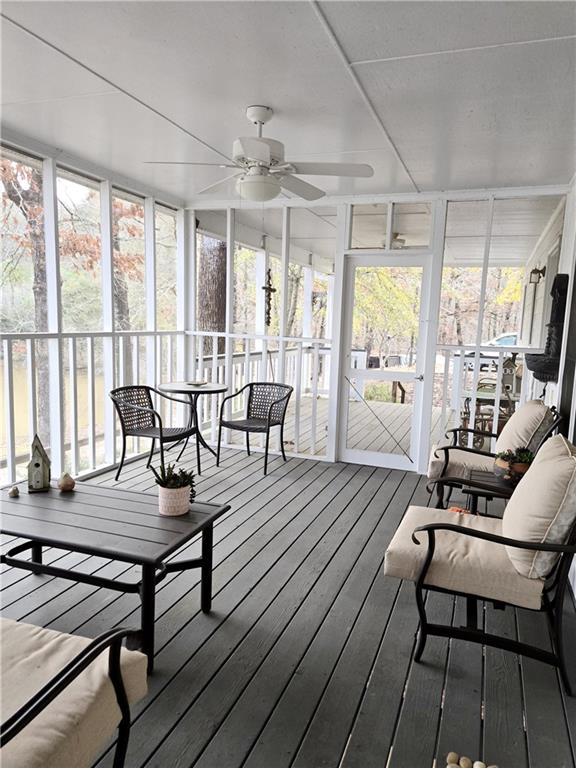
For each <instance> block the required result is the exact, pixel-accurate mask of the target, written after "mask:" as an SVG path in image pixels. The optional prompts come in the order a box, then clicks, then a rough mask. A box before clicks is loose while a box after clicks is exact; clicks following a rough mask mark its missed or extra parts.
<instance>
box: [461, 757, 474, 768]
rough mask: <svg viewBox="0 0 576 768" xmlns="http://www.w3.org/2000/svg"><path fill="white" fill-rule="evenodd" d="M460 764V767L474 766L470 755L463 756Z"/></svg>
mask: <svg viewBox="0 0 576 768" xmlns="http://www.w3.org/2000/svg"><path fill="white" fill-rule="evenodd" d="M458 765H459V766H460V768H472V760H470V758H469V757H464V756H462V757H461V758H460V762H459V763H458Z"/></svg>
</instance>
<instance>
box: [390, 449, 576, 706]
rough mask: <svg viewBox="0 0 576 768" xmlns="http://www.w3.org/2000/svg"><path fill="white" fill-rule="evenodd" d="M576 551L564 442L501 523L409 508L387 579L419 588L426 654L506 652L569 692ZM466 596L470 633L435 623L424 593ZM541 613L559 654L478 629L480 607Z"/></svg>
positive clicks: (572, 456) (575, 503)
mask: <svg viewBox="0 0 576 768" xmlns="http://www.w3.org/2000/svg"><path fill="white" fill-rule="evenodd" d="M574 554H576V448H575V447H574V446H573V445H572V444H571V443H569V442H568V441H567V440H566V439H565V438H564V437H563V436H562V435H556V436H555V437H552V438H551V439H550V440H548V441H547V442H546V443H545V445H543V446H542V448H541V449H540V451H539V452H538V455H537V456H536V458H535V460H534V462H533V464H532V466H531V467H530V469H529V470H528V472H527V473H526V474H525V476H524V477H523V478H522V480H521V481H520V483H519V484H518V486H517V487H516V489H515V491H514V493H513V494H512V496H511V498H510V500H509V502H508V504H507V506H506V510H505V512H504V516H503V518H497V517H491V516H486V517H481V516H477V515H471V514H466V513H462V512H459V513H454V512H450V511H447V510H439V509H434V508H428V507H426V508H423V507H409V508H408V510H407V512H406V514H405V516H404V518H403V520H402V522H401V523H400V525H399V526H398V529H397V531H396V533H395V534H394V537H393V539H392V541H391V543H390V546H389V547H388V550H387V552H386V557H385V573H386V574H387V575H389V576H394V577H397V578H401V579H408V580H410V581H413V582H414V583H415V588H416V604H417V609H418V613H419V617H420V634H419V639H418V643H417V646H416V649H415V653H414V659H415V661H419V660H420V658H421V657H422V653H423V651H424V647H425V644H426V639H427V637H428V636H429V635H436V636H439V637H450V638H456V639H461V640H468V641H471V642H475V643H481V644H484V645H489V646H493V647H495V648H501V649H504V650H508V651H513V652H514V653H518V654H521V655H523V656H527V657H530V658H533V659H537V660H539V661H543V662H546V663H548V664H552V665H554V666H556V667H558V669H559V671H560V674H561V677H562V680H563V683H564V686H565V689H566V692H567V693H568V694H569V695H572V693H571V686H570V681H569V680H568V675H567V671H566V664H565V659H564V650H563V638H562V617H563V600H564V596H565V593H566V589H567V586H568V578H569V571H570V566H571V563H572V558H573V556H574ZM425 590H432V591H437V592H444V593H448V594H451V595H458V596H461V597H464V598H465V599H466V607H467V611H466V617H467V621H466V626H464V627H455V626H447V625H442V624H435V623H431V622H429V621H428V618H427V615H426V607H425V603H424V595H423V593H424V591H425ZM483 600H485V601H490V602H493V603H494V604H495V607H503V606H506V605H510V606H514V607H519V608H526V609H528V610H533V611H543V612H545V613H546V616H547V618H548V620H549V627H550V634H551V640H552V645H551V650H550V651H548V650H543V649H542V648H537V647H535V646H531V645H528V644H526V643H521V642H518V641H516V640H513V639H510V638H503V637H500V636H498V635H494V634H489V633H486V632H484V631H482V630H480V629H479V628H478V624H477V603H478V601H483Z"/></svg>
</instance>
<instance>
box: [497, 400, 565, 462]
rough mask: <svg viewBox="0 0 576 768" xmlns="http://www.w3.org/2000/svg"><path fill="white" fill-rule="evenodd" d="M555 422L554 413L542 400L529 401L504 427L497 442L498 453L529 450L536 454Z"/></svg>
mask: <svg viewBox="0 0 576 768" xmlns="http://www.w3.org/2000/svg"><path fill="white" fill-rule="evenodd" d="M553 421H554V413H553V411H551V410H550V408H548V406H547V405H544V403H543V402H542V400H529V401H528V402H527V403H525V404H524V405H522V406H521V407H520V408H518V410H517V411H515V412H514V413H513V414H512V416H511V417H510V418H509V419H508V421H507V422H506V424H505V425H504V429H503V430H502V432H500V435H499V437H498V439H497V440H496V453H500V451H515V450H517V449H518V448H528V449H529V450H531V451H532V452H533V453H535V452H536V449H537V448H538V445H539V443H540V441H541V440H542V438H543V437H544V435H545V434H546V432H547V431H548V430H549V429H550V427H551V426H552V422H553Z"/></svg>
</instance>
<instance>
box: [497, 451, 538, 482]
mask: <svg viewBox="0 0 576 768" xmlns="http://www.w3.org/2000/svg"><path fill="white" fill-rule="evenodd" d="M533 461H534V454H533V453H532V451H530V450H528V448H517V449H516V450H515V451H501V452H500V453H497V454H496V458H495V460H494V474H495V475H498V476H499V477H501V478H503V479H504V480H507V481H509V482H510V483H512V484H514V485H515V484H516V483H518V482H520V480H521V479H522V477H523V476H524V475H525V474H526V472H527V471H528V469H529V468H530V464H532V462H533Z"/></svg>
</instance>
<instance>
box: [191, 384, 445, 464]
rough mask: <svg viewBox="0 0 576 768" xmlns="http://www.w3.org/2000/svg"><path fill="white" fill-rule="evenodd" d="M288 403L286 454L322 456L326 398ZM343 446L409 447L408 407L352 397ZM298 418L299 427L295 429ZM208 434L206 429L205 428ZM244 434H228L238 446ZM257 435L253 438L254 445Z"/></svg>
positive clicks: (440, 431)
mask: <svg viewBox="0 0 576 768" xmlns="http://www.w3.org/2000/svg"><path fill="white" fill-rule="evenodd" d="M298 408H299V412H298V414H297V411H296V403H294V402H291V403H290V406H289V408H288V413H287V416H286V427H285V435H284V438H285V447H286V450H287V451H289V452H290V453H300V454H302V453H305V454H309V455H310V456H325V455H326V442H327V434H328V400H327V399H326V398H318V399H317V400H316V402H315V403H314V401H313V400H312V398H311V397H302V398H301V399H300V403H299V406H298ZM348 408H349V411H348V430H347V439H346V442H347V447H348V448H355V449H358V450H365V451H380V452H381V453H394V454H402V453H404V452H406V453H408V451H409V450H410V436H411V428H412V423H411V420H412V406H411V405H409V404H407V403H406V404H404V403H384V402H378V401H373V402H369V403H364V402H362V401H355V400H352V401H350V402H349V404H348ZM441 416H442V409H441V408H434V409H433V412H432V424H431V441H430V443H431V444H432V443H437V442H439V439H440V438H442V437H443V436H444V432H445V430H446V428H447V426H449V425H445V424H444V423H443V422H442V419H441ZM297 421H298V424H299V428H298V430H297V429H296V422H297ZM205 433H206V436H207V437H208V436H209V435H208V433H209V429H208V430H205ZM244 439H245V438H244V435H242V434H239V433H231V443H232V444H236V445H241V444H243V443H244ZM257 439H258V438H253V441H254V444H257V443H256V440H257Z"/></svg>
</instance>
